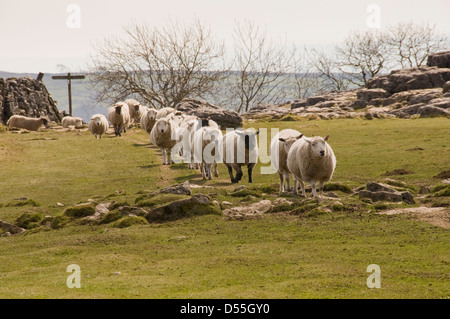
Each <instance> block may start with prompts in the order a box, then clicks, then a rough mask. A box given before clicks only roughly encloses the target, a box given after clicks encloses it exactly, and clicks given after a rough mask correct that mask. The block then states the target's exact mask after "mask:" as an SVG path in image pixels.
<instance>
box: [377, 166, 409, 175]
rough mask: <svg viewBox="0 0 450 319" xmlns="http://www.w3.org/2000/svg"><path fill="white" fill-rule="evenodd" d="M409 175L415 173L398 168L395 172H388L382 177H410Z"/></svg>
mask: <svg viewBox="0 0 450 319" xmlns="http://www.w3.org/2000/svg"><path fill="white" fill-rule="evenodd" d="M408 174H414V172H413V171H408V170H406V169H403V168H397V169H394V170H393V171H387V172H386V173H384V174H381V176H393V175H408Z"/></svg>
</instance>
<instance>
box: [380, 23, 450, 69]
mask: <svg viewBox="0 0 450 319" xmlns="http://www.w3.org/2000/svg"><path fill="white" fill-rule="evenodd" d="M387 41H388V44H389V46H390V48H391V50H392V54H393V55H394V57H395V59H396V62H397V63H398V64H399V66H401V68H413V67H417V66H421V65H423V64H425V63H426V61H427V57H428V55H429V54H430V53H433V52H437V51H440V50H444V49H446V47H447V46H448V44H449V43H448V37H447V35H445V34H443V33H440V32H439V31H438V30H437V29H436V25H434V24H430V23H422V24H418V23H414V22H413V21H409V22H404V23H399V24H397V25H395V26H391V27H388V37H387Z"/></svg>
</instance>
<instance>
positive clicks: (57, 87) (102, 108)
mask: <svg viewBox="0 0 450 319" xmlns="http://www.w3.org/2000/svg"><path fill="white" fill-rule="evenodd" d="M27 75H28V76H30V77H31V78H33V79H36V78H37V76H38V74H37V73H11V72H3V71H0V78H4V79H6V78H11V77H16V78H19V77H24V76H27ZM53 75H65V74H64V73H45V75H44V78H43V81H44V84H45V86H46V87H47V90H48V91H49V92H50V94H51V95H52V97H53V99H54V100H55V101H57V105H58V109H59V111H64V110H65V111H66V112H69V97H68V92H67V81H64V80H53V79H52V76H53ZM88 84H89V80H88V79H84V80H73V81H72V108H73V110H72V113H73V116H78V117H81V118H82V119H83V120H84V121H85V122H87V121H89V119H90V117H91V116H92V115H93V114H96V113H100V114H105V115H106V114H107V107H108V105H106V104H102V103H98V102H96V101H95V99H94V95H95V92H93V91H92V90H91V89H90V88H89V86H88Z"/></svg>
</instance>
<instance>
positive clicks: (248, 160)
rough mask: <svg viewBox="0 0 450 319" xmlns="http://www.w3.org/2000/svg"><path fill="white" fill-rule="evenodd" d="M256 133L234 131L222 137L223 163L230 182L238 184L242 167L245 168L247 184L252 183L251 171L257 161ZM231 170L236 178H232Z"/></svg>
mask: <svg viewBox="0 0 450 319" xmlns="http://www.w3.org/2000/svg"><path fill="white" fill-rule="evenodd" d="M258 134H259V130H258V131H256V132H255V131H250V130H246V131H242V130H234V131H231V132H228V133H227V134H225V135H224V136H223V153H222V154H223V163H224V164H225V166H226V167H227V168H228V173H229V174H230V178H231V182H232V183H238V182H239V181H240V180H241V178H242V175H243V174H242V168H241V167H242V166H244V165H246V166H247V171H248V182H249V183H252V182H253V180H252V171H253V168H254V167H255V165H256V163H257V161H258V143H257V135H258ZM233 169H234V170H235V171H236V177H233Z"/></svg>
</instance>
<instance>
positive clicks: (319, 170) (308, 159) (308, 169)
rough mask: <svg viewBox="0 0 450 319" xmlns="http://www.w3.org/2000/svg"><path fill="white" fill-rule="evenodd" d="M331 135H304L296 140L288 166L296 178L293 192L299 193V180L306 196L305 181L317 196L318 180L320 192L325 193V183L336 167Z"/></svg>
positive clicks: (290, 151)
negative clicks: (330, 141) (309, 136)
mask: <svg viewBox="0 0 450 319" xmlns="http://www.w3.org/2000/svg"><path fill="white" fill-rule="evenodd" d="M328 138H329V136H327V137H325V138H322V137H320V136H316V137H313V138H306V137H303V138H301V139H299V140H298V141H297V142H295V143H294V144H293V145H292V146H291V149H290V150H289V153H288V158H287V166H288V168H289V171H290V172H291V173H292V175H293V176H294V178H295V182H294V188H293V191H292V192H293V194H297V192H298V190H297V181H298V183H299V184H300V187H301V189H302V195H303V196H304V197H306V193H305V185H304V182H309V183H310V184H311V187H312V196H313V197H316V196H317V192H316V182H319V192H320V194H322V193H323V184H324V183H325V182H327V181H329V180H331V178H332V177H333V173H334V169H335V168H336V157H335V155H334V153H333V150H332V149H331V147H330V145H328V143H327V141H328Z"/></svg>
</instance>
